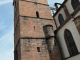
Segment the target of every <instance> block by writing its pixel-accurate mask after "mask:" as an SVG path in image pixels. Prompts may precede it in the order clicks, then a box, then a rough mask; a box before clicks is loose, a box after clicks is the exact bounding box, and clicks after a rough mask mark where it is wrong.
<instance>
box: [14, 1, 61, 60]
mask: <svg viewBox="0 0 80 60" xmlns="http://www.w3.org/2000/svg"><path fill="white" fill-rule="evenodd" d="M15 2H16V3H15ZM36 11H37V12H39V17H38V18H37V16H36ZM14 14H15V15H14V46H15V47H14V49H15V53H14V57H15V58H14V59H15V60H61V56H60V52H59V49H58V46H57V44H56V45H55V42H54V33H53V31H54V30H53V29H56V26H55V22H54V21H53V18H52V15H51V12H50V8H49V5H48V3H47V0H19V1H18V0H14ZM44 27H45V28H44ZM52 27H53V28H52ZM45 31H46V32H47V34H45ZM47 35H48V36H47Z"/></svg>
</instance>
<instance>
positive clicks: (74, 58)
mask: <svg viewBox="0 0 80 60" xmlns="http://www.w3.org/2000/svg"><path fill="white" fill-rule="evenodd" d="M66 60H80V54H78V55H76V56H73V57H70V58H68V59H66Z"/></svg>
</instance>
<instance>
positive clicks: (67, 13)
mask: <svg viewBox="0 0 80 60" xmlns="http://www.w3.org/2000/svg"><path fill="white" fill-rule="evenodd" d="M63 9H64V12H65V14H66V16H67V17H68V16H69V12H68V10H67V7H66V5H65V6H64V7H63Z"/></svg>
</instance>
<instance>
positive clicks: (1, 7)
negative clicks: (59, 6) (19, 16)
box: [0, 0, 64, 60]
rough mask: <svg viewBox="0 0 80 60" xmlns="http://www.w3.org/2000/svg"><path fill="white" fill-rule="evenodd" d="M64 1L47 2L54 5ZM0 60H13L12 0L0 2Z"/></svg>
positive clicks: (49, 0)
mask: <svg viewBox="0 0 80 60" xmlns="http://www.w3.org/2000/svg"><path fill="white" fill-rule="evenodd" d="M63 1H64V0H48V3H49V5H50V6H51V7H52V6H54V3H56V2H57V3H62V2H63ZM0 60H14V7H13V0H0Z"/></svg>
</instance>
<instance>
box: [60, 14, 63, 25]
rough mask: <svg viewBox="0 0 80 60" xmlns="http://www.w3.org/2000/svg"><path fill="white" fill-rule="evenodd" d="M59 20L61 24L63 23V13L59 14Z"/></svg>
mask: <svg viewBox="0 0 80 60" xmlns="http://www.w3.org/2000/svg"><path fill="white" fill-rule="evenodd" d="M59 22H60V24H62V23H63V22H64V18H63V16H62V14H59Z"/></svg>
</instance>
